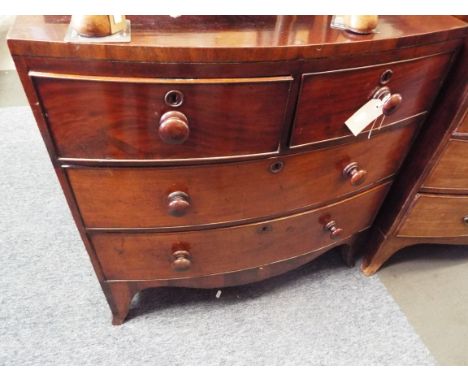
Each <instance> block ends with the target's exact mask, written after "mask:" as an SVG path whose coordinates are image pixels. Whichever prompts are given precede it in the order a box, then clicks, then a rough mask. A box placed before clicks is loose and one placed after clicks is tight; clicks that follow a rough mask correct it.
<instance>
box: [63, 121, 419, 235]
mask: <svg viewBox="0 0 468 382" xmlns="http://www.w3.org/2000/svg"><path fill="white" fill-rule="evenodd" d="M415 131H416V122H414V123H413V124H412V125H409V126H405V127H400V128H396V129H392V130H388V131H386V132H383V133H381V134H375V135H374V136H373V137H372V138H371V139H370V140H368V139H361V140H359V141H357V142H354V143H351V144H346V145H341V146H335V147H332V148H328V149H322V150H318V151H313V152H309V153H304V154H296V155H290V156H285V157H281V158H279V159H275V158H272V159H265V160H256V161H251V162H243V163H229V164H219V165H202V166H181V167H178V168H174V167H160V168H106V169H102V168H89V167H88V168H71V169H67V174H68V178H69V180H70V183H71V185H72V188H73V191H74V194H75V197H76V200H77V202H78V206H79V209H80V211H81V214H82V216H83V219H84V222H85V225H86V226H87V227H101V228H106V227H107V228H109V227H113V228H119V227H129V228H141V227H161V226H171V227H174V226H189V225H204V224H213V223H223V222H229V221H242V220H246V219H255V218H257V219H258V218H267V217H270V216H275V215H276V216H278V215H280V214H284V213H286V212H293V211H295V210H300V209H302V208H307V207H311V206H314V205H317V204H320V203H321V204H324V203H325V202H326V201H328V200H329V201H331V200H336V199H337V198H339V197H342V196H343V195H346V194H349V193H352V192H356V190H359V189H360V188H362V187H366V186H369V185H371V184H373V183H375V182H377V181H379V180H381V179H383V178H386V177H388V176H391V175H392V174H393V173H395V172H396V171H397V169H398V167H399V165H400V162H401V161H402V159H403V158H404V155H405V153H406V151H407V149H408V147H409V144H410V141H411V139H412V137H413V134H414V132H415ZM353 162H354V163H357V166H358V168H357V169H356V172H355V174H357V175H356V176H359V171H367V176H366V178H365V179H364V181H363V182H362V183H361V184H356V185H354V186H353V185H352V184H351V181H352V179H354V181H356V178H351V177H350V176H345V175H344V174H343V169H344V168H346V166H348V165H349V164H351V163H353ZM349 175H351V174H349ZM357 183H358V182H357ZM176 192H179V194H174V193H176ZM180 192H183V193H184V194H185V196H184V195H183V194H180ZM174 196H176V198H175V200H174ZM179 196H180V197H179ZM181 198H182V199H185V201H184V200H181ZM179 207H180V210H179Z"/></svg>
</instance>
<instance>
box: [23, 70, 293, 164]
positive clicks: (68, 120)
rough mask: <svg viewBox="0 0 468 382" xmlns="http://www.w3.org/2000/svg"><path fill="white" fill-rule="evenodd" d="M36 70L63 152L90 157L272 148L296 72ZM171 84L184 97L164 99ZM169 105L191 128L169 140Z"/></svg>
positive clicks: (189, 154) (165, 156)
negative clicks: (206, 74) (165, 130)
mask: <svg viewBox="0 0 468 382" xmlns="http://www.w3.org/2000/svg"><path fill="white" fill-rule="evenodd" d="M32 77H33V80H34V84H35V85H36V88H37V91H38V93H39V95H40V98H41V100H42V103H43V107H44V110H45V112H46V113H47V120H48V123H49V126H50V129H51V132H52V136H53V137H54V140H55V143H56V146H57V151H58V155H59V156H60V157H67V158H88V159H177V158H184V159H187V158H198V157H210V156H213V157H216V156H230V155H248V154H259V153H268V152H269V153H274V152H276V151H277V150H278V146H279V141H280V138H279V137H280V131H281V127H282V126H283V123H284V117H285V111H286V106H287V100H288V96H289V87H290V82H291V81H292V77H277V78H266V79H264V78H233V79H219V80H210V79H198V80H195V81H193V80H191V79H180V80H178V81H177V80H174V79H173V80H165V79H161V80H160V79H156V80H154V81H152V80H151V79H139V78H112V77H89V76H85V77H80V76H74V77H72V76H68V77H67V76H65V77H64V78H58V77H57V76H54V75H49V76H48V75H47V74H43V75H41V76H38V75H37V73H32ZM63 89H67V91H66V92H64V91H63ZM172 90H178V91H180V92H182V93H183V95H184V100H183V103H182V105H180V106H178V107H171V106H168V105H166V103H165V95H166V94H167V93H168V92H169V91H172ZM244 105H248V107H245V106H244ZM273 105H274V107H272V106H273ZM171 110H176V111H177V112H181V113H183V114H184V115H185V116H186V118H187V120H188V121H187V123H188V126H189V133H187V138H186V140H185V141H184V142H181V143H180V144H171V143H169V141H168V140H164V139H163V138H162V137H161V135H160V133H159V126H160V124H161V122H160V119H161V117H162V115H163V114H164V113H166V112H168V111H171ZM253 127H254V128H253ZM173 143H175V142H173Z"/></svg>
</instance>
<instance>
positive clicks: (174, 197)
mask: <svg viewBox="0 0 468 382" xmlns="http://www.w3.org/2000/svg"><path fill="white" fill-rule="evenodd" d="M189 208H190V197H189V196H188V194H186V193H185V192H182V191H175V192H171V193H170V194H169V195H168V196H167V210H168V212H169V214H170V215H172V216H183V215H185V213H186V212H187V210H188V209H189Z"/></svg>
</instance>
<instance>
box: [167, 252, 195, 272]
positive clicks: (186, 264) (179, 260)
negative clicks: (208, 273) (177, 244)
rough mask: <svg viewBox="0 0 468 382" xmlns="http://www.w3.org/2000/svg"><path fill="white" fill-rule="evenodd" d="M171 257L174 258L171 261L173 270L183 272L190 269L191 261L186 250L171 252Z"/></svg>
mask: <svg viewBox="0 0 468 382" xmlns="http://www.w3.org/2000/svg"><path fill="white" fill-rule="evenodd" d="M172 257H173V258H174V260H173V261H172V266H173V268H174V270H176V271H178V272H183V271H186V270H188V269H190V266H191V265H192V262H191V261H190V253H189V252H188V251H184V250H179V251H175V252H174V253H173V254H172Z"/></svg>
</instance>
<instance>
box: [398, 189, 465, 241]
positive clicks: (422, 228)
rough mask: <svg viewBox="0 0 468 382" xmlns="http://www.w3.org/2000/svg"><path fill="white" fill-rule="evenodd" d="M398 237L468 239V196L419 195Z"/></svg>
mask: <svg viewBox="0 0 468 382" xmlns="http://www.w3.org/2000/svg"><path fill="white" fill-rule="evenodd" d="M465 221H466V222H465ZM398 236H401V237H459V236H468V196H445V195H431V194H418V195H417V196H416V200H415V201H414V203H413V206H412V207H411V210H410V211H409V213H408V215H407V217H406V219H405V221H404V223H403V224H402V226H401V227H400V229H399V232H398Z"/></svg>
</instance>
